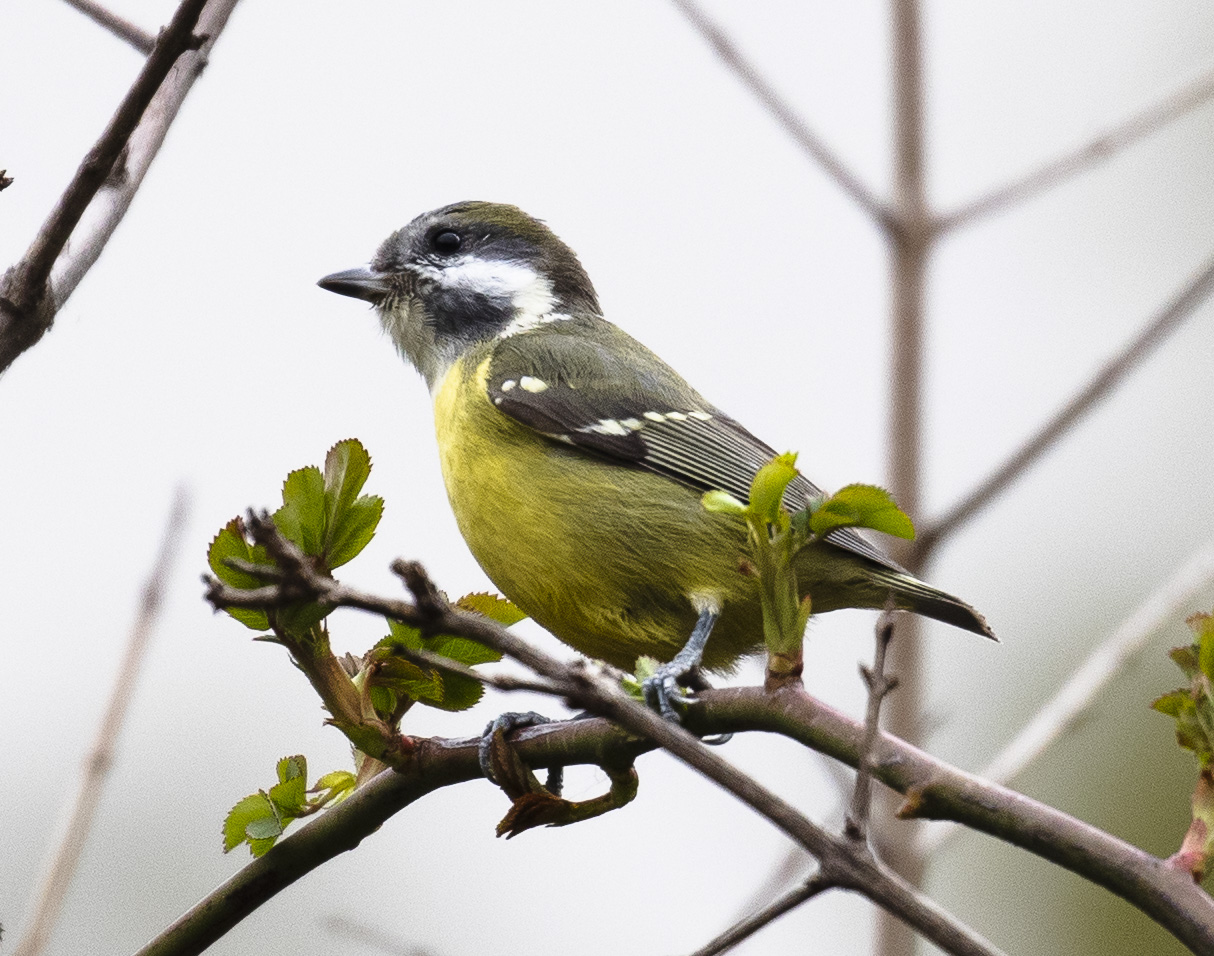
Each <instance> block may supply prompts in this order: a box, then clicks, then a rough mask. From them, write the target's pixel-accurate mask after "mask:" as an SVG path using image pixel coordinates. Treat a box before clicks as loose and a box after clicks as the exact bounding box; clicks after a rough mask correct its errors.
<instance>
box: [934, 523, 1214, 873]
mask: <svg viewBox="0 0 1214 956" xmlns="http://www.w3.org/2000/svg"><path fill="white" fill-rule="evenodd" d="M1211 584H1214V542H1211V543H1209V544H1207V545H1206V546H1205V547H1203V548H1201V549H1200V550H1198V551H1197V552H1196V553H1195V554H1194V555H1193V556H1192V557H1190V558H1189V560H1188V561H1186V562H1185V563H1184V565H1182V566H1181V567H1180V569H1179V570H1177V571H1176V573H1175V574H1173V575H1172V576H1171V577H1170V578H1168V580H1167V581H1165V582H1164V584H1163V586H1162V587H1160V588H1159V590H1157V591H1156V592H1155V593H1154V594H1152V595H1151V596H1150V597H1149V598H1147V599H1146V600H1145V601H1143V602H1142V604H1140V605H1139V606H1138V607H1137V608H1135V610H1134V612H1133V613H1132V614H1131V615H1130V616H1129V617H1127V618H1126V619H1125V620H1124V621H1122V622H1121V624H1119V625H1118V626H1117V628H1116V629H1115V630H1114V631H1113V633H1112V634H1110V635H1109V636H1108V637H1107V638H1105V639H1104V640H1103V641H1102V642H1101V643H1100V644H1099V645H1098V646H1097V647H1096V649H1095V650H1094V651H1092V653H1091V654H1090V655H1089V656H1088V658H1087V660H1086V661H1084V662H1083V664H1082V665H1080V666H1079V667H1078V668H1077V669H1076V670H1075V672H1074V673H1073V674H1072V675H1071V677H1070V679H1069V680H1067V682H1066V683H1065V684H1063V685H1062V687H1061V688H1059V690H1058V692H1057V693H1056V694H1055V695H1054V696H1053V697H1052V698H1050V700H1049V701H1047V702H1046V703H1045V704H1044V705H1043V706H1042V707H1041V709H1040V710H1038V711H1037V715H1036V716H1035V717H1034V718H1033V719H1032V720H1030V721H1029V722H1028V723H1027V724H1026V725H1025V726H1024V728H1023V729H1022V730H1021V731H1020V733H1018V734H1017V735H1016V736H1015V738H1014V739H1013V740H1012V741H1011V743H1009V744H1008V745H1007V746H1006V747H1004V748H1003V750H1002V751H1000V752H999V754H998V755H997V756H996V757H995V759H994V760H992V761H991V762H990V763H989V764H987V766H986V767H985V769H983V770H982V771H981V773H980V776H982V777H983V778H984V779H986V780H990V781H992V782H994V783H1000V784H1008V783H1011V782H1012V781H1013V780H1015V779H1016V778H1017V777H1018V776H1019V775H1020V774H1021V773H1023V772H1024V770H1025V768H1026V767H1028V766H1029V765H1030V764H1032V763H1033V762H1034V761H1035V760H1037V758H1038V757H1040V756H1041V755H1042V754H1043V753H1044V752H1045V751H1046V750H1047V749H1049V747H1051V746H1052V745H1053V744H1054V742H1055V741H1056V740H1057V739H1058V738H1059V737H1061V736H1062V735H1063V734H1065V733H1067V732H1068V731H1069V730H1070V729H1071V728H1073V727H1074V726H1075V725H1076V724H1078V723H1079V721H1080V720H1081V719H1082V718H1083V717H1084V715H1085V714H1086V713H1087V712H1088V711H1089V710H1090V709H1091V708H1092V707H1093V706H1094V705H1095V704H1096V703H1098V702H1099V701H1100V700H1101V693H1102V692H1103V691H1104V689H1105V688H1106V687H1107V686H1108V685H1109V683H1110V682H1111V681H1112V680H1113V679H1114V678H1115V677H1116V676H1117V675H1118V674H1120V673H1121V672H1122V671H1123V670H1124V669H1125V668H1126V667H1127V666H1128V665H1129V664H1130V663H1131V662H1132V661H1133V660H1134V659H1135V658H1136V657H1137V656H1138V655H1139V654H1140V653H1142V651H1143V649H1144V648H1146V647H1147V645H1148V644H1149V642H1150V640H1151V638H1152V637H1154V636H1155V635H1156V634H1158V633H1159V631H1160V630H1162V629H1163V628H1164V627H1166V626H1168V625H1169V624H1173V623H1175V622H1176V621H1177V620H1178V619H1179V618H1180V616H1181V614H1182V612H1183V611H1184V610H1185V606H1186V605H1187V604H1189V602H1191V601H1192V600H1193V598H1194V597H1195V596H1196V595H1197V594H1199V593H1200V592H1201V591H1202V590H1204V589H1205V588H1208V587H1210V585H1211ZM960 832H961V831H960V829H959V828H958V827H956V826H948V825H946V826H941V827H935V828H933V829H931V830H929V831H928V832H927V833H926V834H924V837H923V839H922V841H921V842H922V847H923V852H924V853H926V854H930V853H936V852H938V851H939V850H940V849H941V847H943V846H944V845H945V844H946V843H948V842H949V841H950V840H951V839H952V838H953V837H955V836H957V835H958V834H959V833H960Z"/></svg>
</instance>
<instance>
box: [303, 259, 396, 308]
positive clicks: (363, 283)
mask: <svg viewBox="0 0 1214 956" xmlns="http://www.w3.org/2000/svg"><path fill="white" fill-rule="evenodd" d="M316 284H317V285H318V286H320V287H321V288H322V289H325V290H327V291H329V292H336V293H337V294H338V295H348V296H351V297H353V298H355V299H364V300H365V301H367V302H378V301H379V300H380V299H382V298H383V297H384V296H385V295H387V294H388V292H389V291H390V289H389V288H388V284H387V282H386V281H385V280H384V277H383V276H381V275H380V274H379V273H377V272H372V271H371V270H370V269H367V268H366V267H363V266H360V267H359V268H357V269H347V270H346V271H345V272H334V273H333V274H332V275H328V276H325V277H324V278H323V279H321V280H320V281H319V282H317V283H316Z"/></svg>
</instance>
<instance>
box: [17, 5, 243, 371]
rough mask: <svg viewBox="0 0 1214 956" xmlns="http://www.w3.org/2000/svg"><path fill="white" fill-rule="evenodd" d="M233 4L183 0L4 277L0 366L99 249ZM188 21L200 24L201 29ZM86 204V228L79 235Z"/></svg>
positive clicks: (41, 323) (43, 325)
mask: <svg viewBox="0 0 1214 956" xmlns="http://www.w3.org/2000/svg"><path fill="white" fill-rule="evenodd" d="M204 3H205V9H202V12H201V15H199V13H198V10H199V9H200V8H202V7H203V6H204ZM235 5H236V0H183V3H182V5H181V7H179V8H178V10H177V13H176V14H175V15H174V17H173V22H172V23H171V24H170V25H169V26H168V27H166V28H165V30H163V31H162V32H161V34H160V36H159V38H158V39H157V41H156V43H157V45H156V49H155V50H154V51H153V52H152V55H151V56H149V57H148V60H147V62H146V63H145V64H144V67H143V70H142V71H141V72H140V74H139V77H138V78H137V79H136V81H135V84H134V85H133V86H132V87H131V90H130V92H128V94H127V96H126V98H125V99H124V100H123V103H122V105H120V106H119V108H118V110H117V112H115V114H114V117H113V118H112V119H111V120H110V125H109V127H107V129H106V132H105V133H104V134H102V137H101V139H100V140H98V142H97V144H96V145H95V146H94V147H93V149H92V150H90V151H89V153H88V155H87V156H86V157H85V159H84V161H83V162H82V164H81V166H80V169H79V170H77V173H76V177H75V178H74V179H73V181H72V183H71V184H70V185H69V186H68V188H67V190H66V191H65V192H64V194H63V195H62V196H61V197H60V199H59V201H58V203H57V204H56V207H55V209H54V210H53V211H52V212H51V214H50V216H49V217H48V218H47V220H46V222H45V223H44V224H43V226H42V229H41V230H40V232H39V234H38V236H37V237H36V238H35V240H34V242H33V244H32V245H31V246H30V248H29V249H28V250H27V251H26V254H25V256H24V257H23V258H22V259H21V261H20V262H18V263H17V264H16V265H15V266H13V267H12V268H11V269H10V270H9V271H8V272H7V273H5V275H4V277H3V279H0V372H3V371H4V369H6V368H8V366H9V365H11V364H12V362H13V360H14V359H15V358H16V357H17V356H18V355H20V354H21V353H22V352H24V351H25V350H26V349H28V348H30V347H31V346H33V345H34V344H35V343H37V341H38V340H39V339H40V338H41V337H42V336H43V334H45V332H46V331H47V329H49V328H50V326H51V324H52V323H53V322H54V318H55V314H56V313H57V312H58V311H59V310H60V309H61V308H63V305H64V303H66V302H67V300H68V298H69V297H70V296H71V294H72V292H73V291H74V290H75V289H76V286H77V285H79V284H80V280H81V279H83V278H84V275H85V273H87V272H88V270H89V269H90V268H91V267H92V265H93V263H94V262H96V261H97V258H98V257H99V256H100V255H101V252H102V250H103V249H104V248H105V244H106V243H107V242H108V241H109V238H110V236H111V235H113V233H114V230H115V229H116V228H117V227H118V223H119V222H121V221H122V218H123V216H124V215H125V214H126V211H127V209H128V208H129V206H130V204H131V200H132V199H133V198H134V196H135V193H136V191H137V190H138V189H139V186H140V184H141V183H142V182H143V177H144V174H145V173H146V172H147V169H148V167H149V166H150V165H151V163H152V160H153V159H154V158H155V156H156V153H157V151H158V150H159V149H160V145H161V143H162V142H163V141H164V137H165V134H166V133H167V132H168V128H169V126H170V124H171V123H172V122H173V119H174V117H176V115H177V111H178V109H179V108H180V106H181V103H182V101H183V100H184V99H185V96H186V94H187V93H188V92H189V90H190V88H191V87H192V86H193V84H194V81H195V79H197V77H198V75H199V74H200V73H201V71H202V68H203V67H204V66H205V65H206V58H207V55H208V53H209V51H210V49H211V48H212V47H213V46H214V44H215V41H216V39H217V38H218V36H219V34H220V33H221V32H222V30H223V27H224V25H225V24H226V22H227V19H228V17H229V15H230V14H231V12H232V9H233V7H235ZM195 21H196V24H195ZM187 24H188V25H189V26H190V27H192V26H194V25H196V26H197V28H198V32H199V35H193V34H192V33H191V30H190V29H187ZM200 37H202V40H201V46H197V44H198V43H199V40H200ZM170 67H171V69H170ZM166 74H167V78H166ZM153 80H155V81H156V82H155V83H153V82H152V81H153ZM152 94H155V95H154V96H153V95H152ZM149 100H150V105H149ZM141 115H142V117H143V119H142V120H141V119H140V116H141ZM136 123H138V127H137V128H136V127H135V124H136ZM132 130H134V133H133V135H132ZM124 150H125V154H124V152H123V151H124ZM116 173H117V175H116ZM86 208H87V209H88V212H89V217H88V224H87V228H84V230H83V234H81V235H75V234H74V232H73V230H75V229H76V227H77V226H78V224H79V223H80V220H81V218H82V216H83V214H84V212H85V209H86ZM69 236H72V238H73V242H72V246H71V249H70V250H67V249H65V244H66V242H67V240H68V238H69ZM48 275H49V280H48Z"/></svg>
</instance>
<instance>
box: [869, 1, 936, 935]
mask: <svg viewBox="0 0 1214 956" xmlns="http://www.w3.org/2000/svg"><path fill="white" fill-rule="evenodd" d="M889 9H890V19H891V43H892V49H891V54H892V62H891V64H890V75H891V82H892V84H893V88H892V90H891V97H892V101H893V104H892V105H893V115H892V122H893V130H892V134H893V135H892V139H893V171H892V172H893V183H894V212H893V217H894V221H895V222H896V223H897V228H896V229H893V230H890V231H889V232H888V239H889V246H890V248H889V254H890V276H889V281H890V352H889V360H888V361H889V382H890V385H889V395H888V408H889V412H888V432H887V442H888V444H887V446H886V473H887V474H888V475H889V485H890V492H891V493H892V494H893V496H894V499H895V500H896V501H897V502H898V504H899V505H900V506H901V507H902V508H903V509H904V510H905V511H906V512H908V513H909V514H912V515H913V514H917V513H918V511H919V503H920V499H921V497H922V482H923V476H922V467H921V462H922V457H923V365H924V358H923V352H924V344H923V343H924V323H925V321H926V320H925V315H924V313H925V305H924V301H925V294H924V289H925V286H926V283H927V263H928V258H929V256H930V254H931V249H932V243H933V240H934V238H935V237H934V234H933V232H932V229H931V215H930V213H929V211H928V208H927V187H926V182H925V180H926V156H925V149H924V136H925V120H924V105H923V38H922V34H921V27H922V22H921V19H922V18H921V14H920V9H919V2H918V0H891V2H890V7H889ZM893 555H894V558H895V559H897V560H899V561H901V562H902V563H903V564H905V565H906V566H907V567H908V568H909V569H910V570H911V571H912V572H914V571H916V570H917V567H916V563H915V555H914V552H912V551H911V550H910V549H909V546H908V543H904V542H899V544H898V546H897V547H895V549H894V552H893ZM896 627H897V643H896V645H895V646H894V648H893V653H892V655H891V663H890V666H891V668H892V669H893V670H894V672H895V673H897V675H898V678H899V680H900V681H901V682H902V691H901V693H899V694H898V695H897V696H896V697H895V698H894V699H893V700H892V701H890V704H889V710H888V717H887V726H888V727H889V728H890V731H891V732H892V733H894V734H897V735H898V736H899V737H901V738H903V739H904V740H908V741H910V742H911V743H918V742H920V741H921V740H922V739H923V736H924V733H923V714H922V707H923V686H924V677H923V649H922V639H921V634H922V627H921V626H920V624H919V621H918V619H917V618H915V617H914V616H912V615H909V614H907V615H903V616H902V619H901V620H899V621H898V623H897V625H896ZM882 804H883V812H882V813H880V814H879V815H878V817H877V819H876V822H875V825H874V826H873V828H872V833H871V838H872V843H873V845H874V846H875V847H876V849H877V853H878V855H879V856H880V857H881V858H882V859H884V860H885V861H886V862H887V863H889V865H890V866H891V867H892V868H893V869H894V870H896V871H897V872H898V873H900V874H902V876H903V877H905V878H906V880H907V881H908V882H910V883H911V884H913V885H916V886H917V885H919V884H920V883H922V881H923V875H924V870H925V867H926V864H925V861H924V860H923V858H922V857H921V856H918V855H917V854H916V852H915V841H914V839H913V838H914V836H915V834H916V833H917V831H918V829H919V827H918V826H906V825H901V826H899V825H898V823H897V822H896V821H895V820H894V819H893V816H892V813H891V812H888V811H892V810H893V807H892V805H889V804H888V796H886V795H882ZM914 951H915V938H914V936H913V934H911V933H909V932H907V930H906V927H905V926H904V925H903V924H902V923H901V922H899V921H897V920H893V919H890V918H889V915H888V914H886V913H878V914H877V920H876V939H875V941H874V946H873V952H874V953H875V954H879V956H913V953H914Z"/></svg>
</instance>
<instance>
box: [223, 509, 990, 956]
mask: <svg viewBox="0 0 1214 956" xmlns="http://www.w3.org/2000/svg"><path fill="white" fill-rule="evenodd" d="M247 527H248V530H249V531H250V533H251V534H252V536H253V538H254V540H255V541H257V542H258V543H259V544H262V545H263V546H265V547H266V549H267V551H268V552H269V553H270V554H279V555H281V556H282V558H285V559H286V560H280V561H279V572H280V573H283V574H285V573H290V574H291V576H292V581H291V582H283V583H282V584H280V585H277V586H276V587H284V588H287V589H288V590H289V591H290V593H291V594H292V595H293V596H297V595H298V594H299V593H300V590H301V589H303V590H309V591H310V592H311V595H312V598H313V599H314V600H318V601H320V602H322V603H324V604H327V605H330V606H333V607H356V608H361V609H363V610H368V611H372V612H374V613H377V614H383V615H385V616H387V617H391V618H394V619H396V620H400V621H402V622H403V623H406V624H410V625H412V626H415V627H418V628H420V629H421V630H422V631H423V633H439V634H453V635H460V636H464V637H471V638H472V639H473V640H477V641H479V642H481V643H483V644H485V645H486V646H488V647H491V648H493V649H494V650H496V651H498V652H500V653H502V654H504V655H506V656H509V657H510V658H512V659H513V660H516V661H518V662H520V663H522V664H524V665H525V666H526V667H528V668H530V669H531V670H532V671H534V672H535V673H537V674H539V675H540V676H542V677H544V678H547V679H548V680H549V681H551V682H552V683H553V685H554V686H555V687H557V688H559V690H560V694H559V696H561V697H562V698H564V699H566V700H568V701H570V702H571V703H573V704H574V705H575V706H580V707H583V708H585V709H587V710H589V711H591V712H593V713H596V714H601V715H602V716H604V717H607V718H609V719H610V720H612V721H613V722H614V723H616V724H617V725H619V726H621V727H623V728H625V729H626V730H629V731H631V732H632V733H633V734H636V735H638V736H639V737H642V738H644V739H647V740H651V741H653V742H654V743H655V744H657V745H658V746H660V747H662V748H663V749H664V750H666V751H668V752H669V753H671V754H673V755H674V756H675V757H677V758H678V759H679V760H681V761H683V762H684V763H686V764H687V765H688V766H690V767H691V768H692V769H694V770H696V771H698V772H699V773H701V774H702V775H704V776H705V777H707V778H708V779H709V780H711V781H712V782H714V783H716V784H717V785H718V786H720V787H721V788H723V789H724V790H726V791H727V792H729V793H730V794H732V795H733V796H734V797H736V798H737V799H738V800H739V801H741V802H742V803H744V804H746V805H747V806H749V807H750V808H751V809H753V810H755V811H756V812H757V813H759V814H760V815H762V816H763V817H765V818H766V819H767V820H769V821H770V822H771V823H773V824H774V825H775V826H776V827H778V828H779V829H781V830H783V831H784V832H785V833H786V834H787V835H788V836H789V837H791V838H792V839H793V840H795V841H797V842H798V843H800V844H801V845H803V846H804V847H805V848H806V849H808V850H809V851H810V852H811V853H812V854H813V855H814V856H815V857H817V859H818V861H819V865H820V868H821V873H822V875H823V878H824V879H828V880H830V881H832V882H833V883H834V884H835V885H838V886H840V887H845V888H848V889H852V890H855V891H857V892H859V893H862V894H863V895H865V896H867V897H868V898H869V899H871V900H873V901H874V902H875V903H877V904H878V905H880V906H881V907H883V908H885V909H887V910H889V911H890V912H892V913H895V914H896V915H897V916H898V917H899V918H900V919H903V920H905V921H906V922H907V923H908V924H909V925H911V926H913V927H914V928H915V929H916V930H918V931H919V932H920V933H921V934H922V935H923V936H924V937H925V938H926V939H928V940H930V941H932V942H934V943H936V944H937V945H938V946H940V947H941V948H942V949H944V950H945V951H946V952H949V953H955V954H958V956H993V954H996V953H998V952H999V951H998V950H997V949H995V948H994V947H993V946H992V945H991V944H990V943H989V942H987V941H986V940H985V939H983V938H982V937H981V936H979V935H978V934H977V933H975V932H974V931H973V930H971V929H969V928H968V927H967V926H965V925H964V924H962V923H961V922H960V921H958V920H957V919H956V918H955V917H953V916H952V915H951V914H948V913H947V912H945V911H944V910H942V909H940V908H939V907H938V906H936V905H935V904H933V903H931V901H929V900H927V899H926V898H925V897H923V896H922V894H921V893H919V892H918V891H917V890H916V889H914V888H913V887H911V886H909V885H908V884H907V883H906V882H905V881H904V880H903V879H902V878H901V877H899V876H898V875H897V874H896V873H893V872H892V871H890V870H889V869H888V868H886V867H885V866H884V865H883V864H881V863H880V862H878V861H877V860H875V859H874V858H873V857H872V854H871V853H870V852H869V850H868V848H867V846H860V845H857V844H856V843H855V842H854V841H852V840H849V839H847V838H846V837H843V836H836V835H835V834H832V833H829V832H828V831H826V830H824V829H822V828H821V827H819V826H817V825H816V824H814V823H813V822H812V821H811V820H809V819H808V818H807V817H805V816H804V815H803V814H802V813H800V811H798V810H797V809H796V808H795V807H793V806H792V805H791V804H789V803H787V802H786V801H784V800H783V799H781V798H780V797H779V796H777V795H776V794H774V793H772V792H771V791H770V790H768V789H767V788H766V787H764V786H763V785H762V784H760V783H758V781H756V780H754V779H752V778H751V777H749V776H747V775H746V774H744V773H741V772H740V771H738V770H737V769H736V768H735V767H733V766H732V765H731V764H729V763H728V762H726V761H725V760H724V759H723V758H722V757H720V756H718V755H717V754H715V753H713V752H712V751H711V750H710V749H709V748H708V747H705V746H704V745H703V744H702V743H701V742H700V741H699V740H698V739H697V738H696V737H695V736H692V735H691V734H690V733H688V732H687V731H686V730H684V729H683V728H682V727H680V726H677V725H674V724H671V723H668V722H667V721H665V720H663V719H662V718H661V717H659V716H658V715H657V714H655V713H654V712H652V711H651V710H649V709H648V708H646V707H644V706H643V705H641V704H640V703H639V702H637V701H635V700H633V699H632V698H630V697H628V696H627V695H626V694H624V692H623V691H622V690H621V689H620V687H619V686H618V683H617V682H615V681H612V680H607V679H604V678H603V677H602V676H601V675H600V674H598V673H597V672H596V671H594V670H592V669H591V668H589V667H587V666H586V665H585V662H582V661H579V662H576V663H574V664H565V663H563V662H561V661H558V660H557V659H556V658H553V657H550V656H548V655H547V654H545V653H543V652H542V651H540V650H538V649H537V648H534V647H532V646H531V645H529V644H528V643H527V642H525V641H523V640H521V639H520V638H518V637H517V636H516V635H514V634H512V633H510V632H509V631H507V630H506V629H504V628H502V627H500V626H498V625H496V624H494V623H493V622H492V621H489V620H488V619H486V618H482V617H479V616H475V615H468V614H466V613H464V612H461V611H458V610H456V609H453V608H451V607H450V606H449V605H448V604H447V603H446V602H445V601H444V600H443V599H442V596H441V594H440V593H439V592H438V590H437V588H435V586H434V584H433V583H432V582H431V581H430V579H429V577H428V576H427V575H426V573H425V571H424V570H423V569H422V567H421V565H419V564H417V563H415V562H404V561H397V562H394V563H393V565H392V570H393V571H394V572H395V573H396V574H397V575H399V576H400V577H401V578H402V579H403V580H404V582H405V584H406V586H407V587H408V588H409V590H410V591H411V592H412V593H413V595H414V598H415V601H416V603H415V604H409V603H407V602H404V601H384V600H383V599H380V598H377V597H375V596H373V595H368V594H364V593H361V592H357V591H355V590H353V589H351V588H347V587H345V586H344V585H342V584H340V583H339V582H337V581H335V580H333V579H332V578H330V577H328V576H327V575H324V574H321V573H319V572H317V571H316V570H315V569H313V568H311V566H310V565H309V563H308V562H307V561H306V560H303V559H302V553H292V552H293V551H294V552H298V549H296V548H295V546H294V545H293V544H291V542H289V541H286V540H285V539H284V538H283V537H282V536H281V535H280V534H279V532H278V529H277V528H276V527H275V525H274V523H273V521H272V520H271V519H270V517H269V516H268V515H267V514H260V515H259V514H256V513H250V515H249V518H248V523H247ZM297 558H298V559H297ZM267 590H268V589H267V588H261V589H259V591H258V592H257V593H258V600H260V601H261V602H262V603H263V606H264V605H265V604H270V605H274V604H277V603H281V599H280V598H278V597H274V596H270V597H268V598H267V597H266V595H265V594H264V592H266V591H267ZM207 598H208V600H209V601H210V602H211V603H212V604H213V605H214V606H215V607H217V608H223V607H236V606H248V604H249V600H248V597H247V592H242V591H240V590H239V589H234V588H230V587H227V586H225V585H223V584H222V583H221V582H219V581H216V580H214V579H211V580H210V581H209V582H208V592H207ZM790 686H791V685H790ZM411 743H412V746H411V747H410V749H409V751H408V756H409V758H410V760H411V759H412V758H413V755H415V754H416V752H417V751H416V742H411ZM409 762H410V761H409V760H404V761H396V762H394V766H395V767H397V768H398V769H400V768H402V767H406V766H408V764H409ZM597 762H599V763H600V764H601V763H602V760H601V758H600V759H599V761H597Z"/></svg>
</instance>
